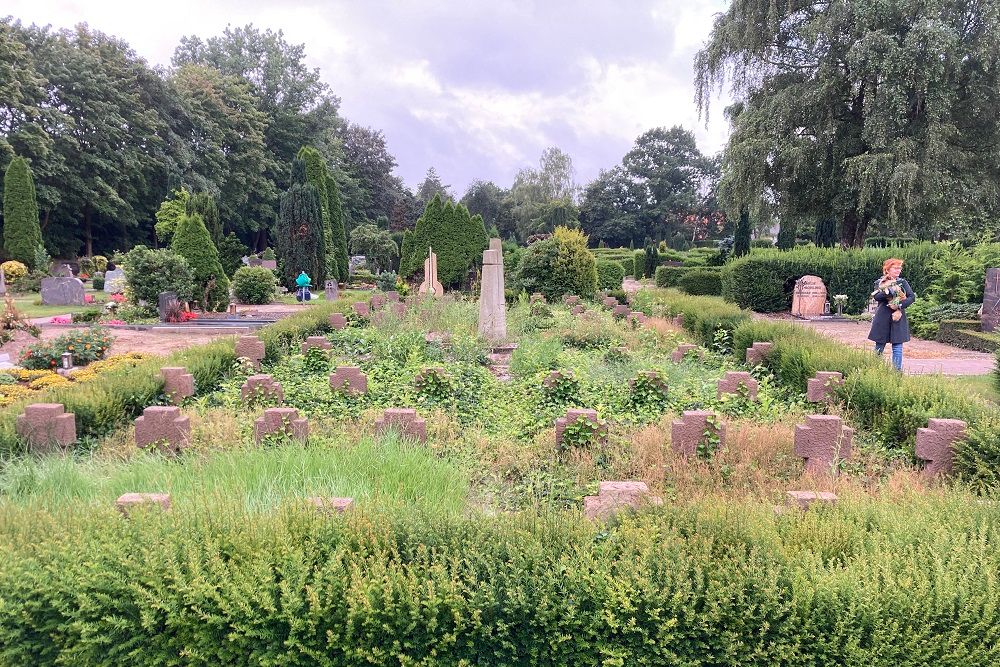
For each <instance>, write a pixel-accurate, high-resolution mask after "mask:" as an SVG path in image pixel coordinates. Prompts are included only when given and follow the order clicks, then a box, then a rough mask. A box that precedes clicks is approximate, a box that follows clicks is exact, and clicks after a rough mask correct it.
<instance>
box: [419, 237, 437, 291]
mask: <svg viewBox="0 0 1000 667" xmlns="http://www.w3.org/2000/svg"><path fill="white" fill-rule="evenodd" d="M417 292H418V293H420V294H430V295H431V296H444V287H443V286H442V285H441V283H440V281H438V258H437V255H435V254H434V251H433V249H431V248H428V249H427V259H425V260H424V281H423V282H422V283H420V288H419V289H418V290H417Z"/></svg>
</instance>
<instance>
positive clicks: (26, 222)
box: [3, 157, 46, 269]
mask: <svg viewBox="0 0 1000 667" xmlns="http://www.w3.org/2000/svg"><path fill="white" fill-rule="evenodd" d="M3 222H4V224H3V247H4V249H5V250H6V251H7V256H8V257H9V258H10V259H16V260H17V261H19V262H21V263H22V264H24V265H26V266H27V267H28V268H30V269H35V268H46V267H36V266H35V251H36V250H38V246H40V245H41V244H42V229H41V227H40V226H39V224H38V202H37V200H36V199H35V183H34V180H33V179H32V178H31V169H30V168H29V167H28V163H27V161H26V160H25V159H24V158H22V157H15V158H14V159H13V160H11V161H10V164H9V165H7V171H6V172H5V173H4V178H3Z"/></svg>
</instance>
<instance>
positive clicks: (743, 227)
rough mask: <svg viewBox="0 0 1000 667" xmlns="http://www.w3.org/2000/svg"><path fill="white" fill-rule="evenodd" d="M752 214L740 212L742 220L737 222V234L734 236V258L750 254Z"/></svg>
mask: <svg viewBox="0 0 1000 667" xmlns="http://www.w3.org/2000/svg"><path fill="white" fill-rule="evenodd" d="M751 233H752V227H751V225H750V213H749V212H747V211H741V212H740V219H739V220H738V221H737V222H736V232H735V234H734V235H733V257H743V256H744V255H749V254H750V234H751Z"/></svg>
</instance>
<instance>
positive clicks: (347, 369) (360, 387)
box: [330, 366, 368, 394]
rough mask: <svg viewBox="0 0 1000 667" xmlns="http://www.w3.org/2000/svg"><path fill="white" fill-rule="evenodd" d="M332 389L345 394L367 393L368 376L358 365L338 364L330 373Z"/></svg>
mask: <svg viewBox="0 0 1000 667" xmlns="http://www.w3.org/2000/svg"><path fill="white" fill-rule="evenodd" d="M330 391H342V392H344V393H345V394H367V393H368V376H367V375H365V374H364V373H362V372H361V369H360V368H358V367H357V366H338V367H337V368H335V369H333V373H331V374H330Z"/></svg>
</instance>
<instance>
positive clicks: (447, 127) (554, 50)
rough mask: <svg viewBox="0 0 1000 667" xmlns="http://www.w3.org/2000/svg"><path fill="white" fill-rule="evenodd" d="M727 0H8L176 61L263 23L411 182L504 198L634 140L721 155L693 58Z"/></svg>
mask: <svg viewBox="0 0 1000 667" xmlns="http://www.w3.org/2000/svg"><path fill="white" fill-rule="evenodd" d="M725 6H726V2H725V0H687V1H685V0H600V1H596V0H595V1H587V0H581V1H578V2H572V1H570V0H538V1H533V0H490V1H489V2H481V1H479V0H466V1H461V0H438V1H434V0H419V1H418V0H414V1H412V2H403V1H399V2H388V1H384V0H383V1H380V0H368V1H364V0H357V1H355V2H345V1H335V0H327V1H325V2H322V1H316V2H310V1H307V0H284V1H280V0H279V1H278V2H266V3H265V2H260V1H259V0H240V1H237V2H232V1H224V2H208V1H204V0H203V1H199V2H193V1H191V0H174V1H173V2H169V3H161V2H155V3H144V2H135V1H134V0H132V1H130V2H117V1H116V2H103V1H101V0H98V1H97V2H93V1H91V2H77V1H71V0H65V1H59V0H5V1H4V2H3V4H2V6H0V7H2V8H0V13H2V14H5V15H6V14H9V15H12V16H14V17H16V18H19V19H21V20H22V21H24V22H26V23H38V24H41V25H44V24H51V25H53V26H55V27H58V28H62V27H71V26H72V25H74V24H76V23H79V22H87V23H88V24H90V26H91V27H93V28H96V29H98V30H101V31H103V32H105V33H109V34H112V35H115V36H118V37H121V38H123V39H125V40H126V41H127V42H128V43H129V44H130V45H131V46H132V48H133V49H135V51H136V52H137V53H138V54H139V55H140V56H142V57H144V58H146V59H147V60H148V61H149V62H150V63H151V64H160V65H169V62H170V56H171V55H172V53H173V50H174V48H175V47H176V45H177V43H178V42H179V40H180V38H181V37H182V36H184V35H190V34H197V35H199V36H201V37H203V38H207V37H211V36H213V35H218V34H220V33H221V32H222V30H223V29H224V28H225V26H226V25H227V24H232V25H234V26H240V25H245V24H247V23H253V24H254V25H256V26H258V27H260V28H271V29H274V30H278V29H280V30H282V31H284V34H285V37H286V39H287V40H288V41H289V42H291V43H302V44H305V51H306V58H307V61H308V63H309V65H310V66H312V67H318V68H319V69H320V72H321V74H322V77H323V80H324V81H325V82H326V83H327V84H328V85H329V86H330V88H331V89H332V91H333V92H334V93H335V94H336V95H338V96H339V97H340V98H341V112H342V115H343V116H345V117H346V118H348V119H349V120H351V121H352V122H355V123H360V124H362V125H368V126H371V127H375V128H378V129H381V130H382V131H383V132H384V133H385V136H386V139H387V142H388V145H389V150H390V151H391V152H392V154H393V155H395V156H396V159H397V160H398V161H399V167H398V168H397V173H398V174H399V175H400V176H401V177H402V178H403V180H404V181H405V182H406V183H407V184H408V185H410V186H412V187H415V186H416V185H418V184H419V183H420V182H421V181H422V180H423V176H424V173H425V172H426V170H427V168H428V167H430V166H433V167H435V168H436V169H437V171H438V173H439V174H440V175H441V177H442V180H443V181H444V182H445V183H446V184H450V185H451V186H452V191H453V193H454V194H456V195H457V196H461V195H462V193H463V192H464V190H465V187H466V186H467V185H468V183H469V182H471V181H472V180H475V179H477V178H481V179H486V180H492V181H494V182H495V183H497V184H498V185H501V186H503V187H509V186H510V184H511V182H512V181H513V178H514V175H515V173H516V172H517V170H518V169H521V168H523V167H535V166H537V164H538V158H539V156H540V155H541V152H542V150H543V149H545V148H546V147H548V146H558V147H559V148H561V149H562V150H564V151H565V152H567V153H569V155H570V156H571V157H572V158H573V163H574V166H575V167H576V172H577V182H578V183H580V184H581V185H583V184H586V183H587V182H589V181H590V180H592V179H593V178H594V177H595V176H596V175H597V173H598V171H599V170H600V169H602V168H608V167H611V166H614V165H615V164H618V163H619V162H620V161H621V158H622V156H623V155H624V154H625V152H626V151H627V150H628V149H629V147H630V146H631V145H632V142H633V141H634V140H635V138H636V137H637V136H639V135H640V134H642V133H643V132H644V131H646V130H648V129H650V128H653V127H656V126H661V125H662V126H671V125H678V124H679V125H682V126H684V127H685V128H688V129H690V130H692V131H694V133H695V136H696V137H697V139H698V145H699V147H700V148H701V149H702V151H704V152H706V153H715V152H717V151H718V150H720V149H721V148H722V146H723V145H724V143H725V139H726V135H727V133H728V127H727V126H726V124H725V121H724V120H722V114H721V113H720V111H719V109H720V108H721V102H720V103H718V104H719V105H720V106H718V107H717V108H716V109H715V110H714V112H713V113H712V116H711V117H712V121H711V123H710V124H709V125H708V126H707V127H706V125H705V122H704V121H703V120H699V119H698V115H697V111H696V109H695V106H694V85H693V79H694V77H693V70H692V63H693V58H694V54H695V52H696V51H697V50H698V49H699V48H700V47H701V45H702V44H703V43H704V41H705V40H706V39H707V37H708V34H709V31H710V29H711V25H712V19H713V16H714V15H715V14H716V13H717V12H720V11H722V10H723V9H724V8H725Z"/></svg>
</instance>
